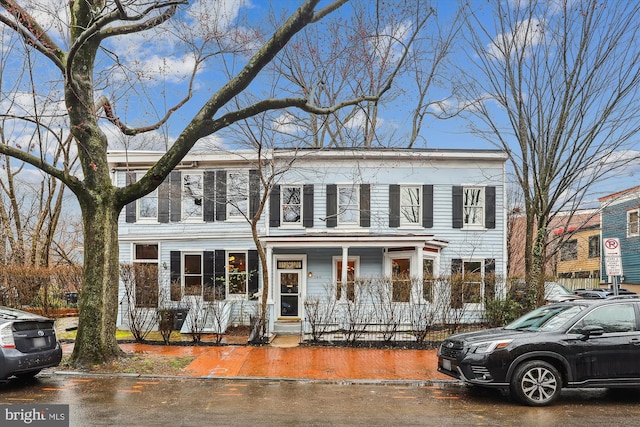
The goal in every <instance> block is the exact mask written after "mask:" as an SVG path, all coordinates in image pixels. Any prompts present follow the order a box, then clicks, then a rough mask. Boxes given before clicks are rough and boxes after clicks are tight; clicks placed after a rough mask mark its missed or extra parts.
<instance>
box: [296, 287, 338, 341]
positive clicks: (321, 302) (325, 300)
mask: <svg viewBox="0 0 640 427" xmlns="http://www.w3.org/2000/svg"><path fill="white" fill-rule="evenodd" d="M326 288H327V289H326V292H325V294H324V295H322V296H311V297H307V298H306V299H305V300H304V312H305V322H306V323H307V324H308V325H309V330H310V334H311V339H312V340H313V341H320V340H321V339H322V337H323V336H324V335H325V334H327V333H328V332H332V331H335V330H336V329H337V325H338V320H337V318H336V299H335V298H333V296H332V294H333V286H327V287H326Z"/></svg>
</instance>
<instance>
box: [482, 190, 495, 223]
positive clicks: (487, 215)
mask: <svg viewBox="0 0 640 427" xmlns="http://www.w3.org/2000/svg"><path fill="white" fill-rule="evenodd" d="M484 203H485V205H484V226H485V228H496V187H487V188H485V190H484Z"/></svg>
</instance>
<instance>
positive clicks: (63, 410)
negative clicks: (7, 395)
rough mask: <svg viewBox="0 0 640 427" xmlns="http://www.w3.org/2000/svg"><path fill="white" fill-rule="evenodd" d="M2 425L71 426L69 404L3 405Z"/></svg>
mask: <svg viewBox="0 0 640 427" xmlns="http://www.w3.org/2000/svg"><path fill="white" fill-rule="evenodd" d="M0 425H1V426H3V427H14V426H36V427H69V405H8V406H4V405H3V407H2V409H0Z"/></svg>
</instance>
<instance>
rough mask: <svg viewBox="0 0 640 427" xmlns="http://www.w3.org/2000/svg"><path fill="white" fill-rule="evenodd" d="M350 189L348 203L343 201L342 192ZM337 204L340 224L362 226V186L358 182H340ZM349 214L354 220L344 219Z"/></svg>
mask: <svg viewBox="0 0 640 427" xmlns="http://www.w3.org/2000/svg"><path fill="white" fill-rule="evenodd" d="M343 191H350V192H351V194H350V198H349V202H348V203H342V197H341V195H342V192H343ZM336 198H337V200H336V206H337V223H338V226H358V227H359V226H360V186H359V185H356V184H338V185H337V188H336ZM347 214H349V215H350V216H351V215H352V216H353V217H352V218H349V219H352V220H345V219H343V218H344V217H345V216H346V215H347Z"/></svg>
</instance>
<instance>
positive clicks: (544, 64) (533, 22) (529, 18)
mask: <svg viewBox="0 0 640 427" xmlns="http://www.w3.org/2000/svg"><path fill="white" fill-rule="evenodd" d="M490 5H491V7H490V8H489V10H485V9H483V8H479V9H477V10H476V9H473V8H474V7H476V6H477V5H475V4H474V5H469V6H468V9H467V11H468V16H467V17H468V28H467V32H466V34H468V36H469V40H468V43H469V47H470V48H469V52H468V53H469V55H468V61H467V63H466V64H465V67H464V69H461V74H464V75H465V77H466V80H465V82H464V85H462V86H461V88H462V89H463V90H464V92H463V94H464V96H465V97H466V100H465V101H464V105H465V106H466V107H467V111H468V112H469V113H470V117H471V119H472V122H471V125H472V128H473V130H474V131H476V132H478V134H479V135H481V136H482V137H484V138H486V139H487V140H488V141H491V142H492V143H494V144H496V145H497V146H498V147H500V148H502V149H504V150H505V151H506V152H507V153H508V155H509V160H510V163H511V166H512V168H513V171H514V174H515V176H516V181H517V184H518V186H519V187H520V188H521V190H522V194H523V199H524V201H523V209H524V214H525V216H526V237H525V239H526V247H525V277H526V280H527V283H529V284H532V285H535V288H536V301H537V303H538V304H542V302H543V299H544V276H545V258H546V256H547V253H546V252H547V251H546V248H547V241H548V239H547V237H548V227H549V224H550V222H551V221H552V220H553V218H554V215H555V214H556V212H558V211H559V210H565V211H566V210H575V209H576V208H577V207H579V206H580V205H581V204H582V203H583V202H584V201H585V200H586V199H588V197H589V196H590V193H589V190H590V188H591V187H592V184H593V183H594V182H596V181H597V180H599V179H601V178H602V175H606V172H609V173H611V172H612V171H614V170H615V169H616V168H619V167H620V166H622V165H625V164H627V163H628V162H629V161H632V160H633V159H635V158H637V153H634V152H630V151H627V150H628V148H629V146H630V142H631V140H632V139H633V138H634V137H635V136H636V135H637V134H638V130H640V120H639V119H640V110H638V108H637V105H638V101H639V95H640V93H639V90H638V89H640V55H638V49H637V44H636V40H637V38H638V36H639V34H638V33H639V32H640V4H638V3H637V2H625V1H613V2H606V3H603V2H600V1H597V0H581V1H568V0H561V1H546V0H534V1H526V2H525V1H521V2H504V1H499V0H495V1H492V2H490Z"/></svg>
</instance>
